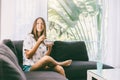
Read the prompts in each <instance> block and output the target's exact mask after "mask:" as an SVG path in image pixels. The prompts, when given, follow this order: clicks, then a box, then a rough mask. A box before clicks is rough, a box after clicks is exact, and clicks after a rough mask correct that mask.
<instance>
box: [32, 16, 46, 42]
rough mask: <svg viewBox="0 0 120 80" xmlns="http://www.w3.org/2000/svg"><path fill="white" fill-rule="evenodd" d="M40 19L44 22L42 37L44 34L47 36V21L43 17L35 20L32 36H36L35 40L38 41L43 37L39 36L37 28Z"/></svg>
mask: <svg viewBox="0 0 120 80" xmlns="http://www.w3.org/2000/svg"><path fill="white" fill-rule="evenodd" d="M38 19H41V20H42V21H43V25H44V30H43V31H42V32H41V35H42V34H44V35H45V36H46V23H45V20H44V19H43V18H42V17H38V18H37V19H35V21H34V23H33V28H32V31H31V34H33V35H34V38H35V40H38V38H39V37H40V36H41V35H40V36H38V31H37V28H36V25H37V20H38Z"/></svg>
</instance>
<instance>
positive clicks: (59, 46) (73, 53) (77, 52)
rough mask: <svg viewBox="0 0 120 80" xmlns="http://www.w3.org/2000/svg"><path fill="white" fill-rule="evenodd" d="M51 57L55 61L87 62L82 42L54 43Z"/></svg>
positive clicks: (85, 50) (84, 46)
mask: <svg viewBox="0 0 120 80" xmlns="http://www.w3.org/2000/svg"><path fill="white" fill-rule="evenodd" d="M51 56H52V57H53V58H54V59H55V60H57V61H64V60H67V59H72V60H75V61H79V60H81V61H88V55H87V49H86V45H85V43H84V41H71V42H70V41H55V42H54V45H53V48H52V52H51Z"/></svg>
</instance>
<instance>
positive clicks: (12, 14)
mask: <svg viewBox="0 0 120 80" xmlns="http://www.w3.org/2000/svg"><path fill="white" fill-rule="evenodd" d="M1 4H2V5H1V7H2V8H1V40H3V39H7V38H9V39H12V40H20V39H23V38H24V36H25V35H26V34H27V33H29V32H30V31H31V28H32V24H33V21H34V20H35V19H36V18H37V17H39V16H41V17H43V18H44V19H45V20H46V21H47V0H2V1H1Z"/></svg>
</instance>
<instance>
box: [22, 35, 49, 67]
mask: <svg viewBox="0 0 120 80" xmlns="http://www.w3.org/2000/svg"><path fill="white" fill-rule="evenodd" d="M35 44H36V40H35V39H34V36H33V35H32V34H28V35H27V37H26V38H25V40H24V42H23V65H33V64H34V63H36V62H37V61H38V60H39V59H41V58H42V57H43V56H44V55H45V53H46V51H47V48H46V46H45V45H44V44H43V43H41V44H40V46H39V48H38V49H37V51H36V53H35V54H34V55H33V57H32V58H30V59H27V58H26V56H25V50H30V49H32V48H33V46H34V45H35Z"/></svg>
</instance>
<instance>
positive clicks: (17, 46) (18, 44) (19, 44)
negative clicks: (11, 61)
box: [2, 39, 23, 67]
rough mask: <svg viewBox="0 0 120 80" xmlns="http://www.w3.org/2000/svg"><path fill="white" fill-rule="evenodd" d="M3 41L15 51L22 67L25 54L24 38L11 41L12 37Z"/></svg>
mask: <svg viewBox="0 0 120 80" xmlns="http://www.w3.org/2000/svg"><path fill="white" fill-rule="evenodd" d="M2 42H3V43H4V44H5V45H6V46H8V47H9V48H10V49H11V50H12V51H13V53H14V54H15V55H16V57H17V59H18V63H19V65H20V67H22V64H23V54H22V48H23V40H18V41H17V40H16V41H11V40H10V39H4V40H3V41H2Z"/></svg>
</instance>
